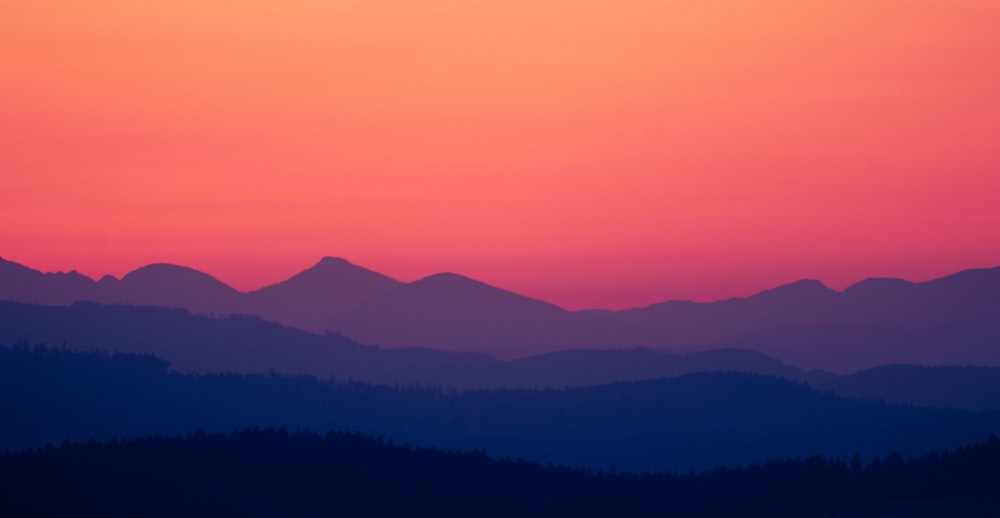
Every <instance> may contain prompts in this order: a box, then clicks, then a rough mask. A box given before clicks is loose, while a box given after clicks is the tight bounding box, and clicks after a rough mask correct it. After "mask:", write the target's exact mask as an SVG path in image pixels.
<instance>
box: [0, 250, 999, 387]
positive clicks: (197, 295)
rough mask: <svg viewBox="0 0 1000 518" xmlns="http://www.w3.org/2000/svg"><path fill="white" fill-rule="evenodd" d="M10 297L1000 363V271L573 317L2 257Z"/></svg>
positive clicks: (439, 294) (498, 296)
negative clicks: (113, 273)
mask: <svg viewBox="0 0 1000 518" xmlns="http://www.w3.org/2000/svg"><path fill="white" fill-rule="evenodd" d="M140 281H141V282H140ZM0 299H9V300H15V301H20V302H29V303H41V304H56V305H66V304H69V303H72V302H74V301H77V300H90V301H96V302H102V303H130V304H139V305H156V306H163V307H180V308H184V309H188V310H190V311H194V312H196V313H204V314H220V315H224V314H253V315H257V316H259V317H261V318H265V319H268V320H273V321H276V322H279V323H282V324H284V325H289V326H293V327H298V328H300V329H305V330H308V331H313V332H324V331H335V332H340V333H343V334H346V335H348V336H351V337H353V338H355V339H357V340H359V341H361V342H364V343H372V344H378V345H381V346H384V347H424V348H438V349H446V350H453V351H468V352H488V353H490V354H493V355H496V356H500V357H504V358H508V359H509V358H517V357H525V356H531V355H536V354H539V353H544V352H552V351H558V350H567V349H578V348H618V347H636V346H639V347H651V348H656V349H666V350H672V351H676V352H682V351H691V350H706V349H718V348H726V347H732V348H741V349H754V350H757V351H760V352H763V353H765V354H768V355H770V356H774V357H777V358H779V359H781V360H783V361H785V362H788V363H791V364H793V365H796V366H799V367H804V368H822V369H828V370H833V371H837V372H848V371H853V370H858V369H862V368H866V367H874V366H876V365H880V364H884V363H926V364H930V365H934V364H942V362H943V361H946V360H948V359H949V358H951V359H952V361H953V362H954V361H957V362H966V363H970V364H982V365H1000V347H997V346H996V344H998V343H1000V267H993V268H976V269H969V270H962V271H960V272H957V273H955V274H952V275H948V276H945V277H940V278H937V279H932V280H929V281H924V282H910V281H905V280H902V279H893V278H872V279H865V280H863V281H859V282H858V283H855V284H853V285H851V286H849V287H848V288H846V289H844V290H843V291H836V290H833V289H830V288H829V287H827V286H825V285H824V284H823V283H822V282H820V281H818V280H814V279H804V280H800V281H796V282H792V283H788V284H784V285H781V286H777V287H775V288H772V289H769V290H764V291H762V292H759V293H756V294H754V295H751V296H749V297H742V298H730V299H725V300H719V301H714V302H708V303H701V302H691V301H665V302H662V303H657V304H652V305H649V306H645V307H642V308H633V309H627V310H619V311H608V310H586V311H568V310H565V309H563V308H560V307H559V306H557V305H554V304H551V303H549V302H546V301H543V300H539V299H533V298H530V297H526V296H523V295H520V294H517V293H515V292H512V291H508V290H504V289H501V288H498V287H495V286H491V285H489V284H486V283H483V282H481V281H478V280H476V279H472V278H469V277H466V276H463V275H461V274H457V273H450V272H443V273H437V274H433V275H429V276H427V277H424V278H421V279H418V280H416V281H413V282H400V281H398V280H396V279H392V278H391V277H388V276H385V275H383V274H380V273H378V272H374V271H372V270H368V269H366V268H363V267H361V266H357V265H354V264H353V263H350V262H349V261H347V260H346V259H343V258H337V257H329V256H328V257H324V258H322V259H321V260H320V261H319V262H317V263H316V264H314V265H313V266H312V267H310V268H308V269H306V270H303V271H301V272H299V273H297V274H295V275H293V276H291V277H289V278H288V279H286V280H284V281H281V282H278V283H275V284H272V285H269V286H266V287H264V288H261V289H259V290H255V291H252V292H240V291H238V290H235V289H234V288H232V287H229V286H228V285H226V284H225V283H222V282H221V281H219V280H217V279H215V278H214V277H212V276H210V275H208V274H204V273H202V272H199V271H197V270H194V269H191V268H187V267H183V266H176V265H168V264H165V263H158V264H154V265H147V266H144V267H141V268H138V269H136V270H133V271H132V272H129V274H127V275H125V276H124V277H123V278H122V279H121V280H115V279H114V278H113V277H108V276H105V277H102V278H101V280H100V281H96V282H95V281H94V280H93V279H90V278H89V277H86V276H83V275H82V274H79V273H72V272H71V273H48V274H44V273H42V272H39V271H37V270H32V269H31V268H28V267H26V266H23V265H20V264H18V263H14V262H12V261H8V260H3V259H0Z"/></svg>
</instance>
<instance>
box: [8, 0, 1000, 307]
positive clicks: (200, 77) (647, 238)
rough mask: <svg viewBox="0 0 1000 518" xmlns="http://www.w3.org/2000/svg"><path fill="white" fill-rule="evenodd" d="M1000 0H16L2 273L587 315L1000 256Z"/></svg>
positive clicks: (956, 266)
mask: <svg viewBox="0 0 1000 518" xmlns="http://www.w3.org/2000/svg"><path fill="white" fill-rule="evenodd" d="M997 27H1000V2H996V1H995V0H879V1H875V2H873V1H870V0H865V1H862V0H837V1H833V0H815V1H809V2H803V1H801V0H758V1H754V2H747V1H744V0H657V1H651V0H592V1H588V0H423V1H414V0H349V1H337V0H240V1H235V0H232V1H229V0H227V1H212V0H175V1H172V2H136V1H134V0H92V1H88V2H80V1H77V0H10V1H5V2H2V3H0V221H2V222H3V223H2V224H0V256H3V257H4V258H6V259H9V260H14V261H17V262H21V263H23V264H26V265H28V266H30V267H33V268H37V269H41V270H45V271H59V270H62V271H68V270H73V269H75V270H78V271H80V272H82V273H84V274H87V275H90V276H92V277H100V276H102V275H104V274H113V275H116V276H121V275H122V274H124V273H126V272H128V271H130V270H132V269H134V268H136V267H139V266H142V265H144V264H148V263H153V262H171V263H176V264H182V265H186V266H191V267H193V268H197V269H199V270H202V271H205V272H207V273H209V274H212V275H214V276H215V277H217V278H219V279H220V280H222V281H224V282H227V283H229V284H231V285H233V286H235V287H236V288H238V289H241V290H249V289H254V288H258V287H261V286H263V285H267V284H271V283H274V282H278V281H280V280H283V279H284V278H287V277H288V276H290V275H292V274H294V273H296V272H297V271H300V270H302V269H304V268H307V267H309V266H311V265H312V264H314V263H316V262H317V261H318V260H319V258H320V257H322V256H340V257H344V258H346V259H348V260H350V261H352V262H354V263H356V264H360V265H362V266H365V267H368V268H371V269H374V270H376V271H379V272H382V273H385V274H387V275H390V276H392V277H395V278H398V279H400V280H404V281H412V280H416V279H418V278H420V277H423V276H426V275H429V274H432V273H436V272H441V271H453V272H459V273H462V274H464V275H468V276H470V277H474V278H477V279H479V280H482V281H484V282H488V283H490V284H493V285H496V286H499V287H502V288H506V289H510V290H513V291H516V292H519V293H522V294H525V295H529V296H533V297H538V298H542V299H545V300H548V301H551V302H554V303H556V304H559V305H561V306H563V307H566V308H570V309H580V308H590V307H600V308H625V307H633V306H642V305H646V304H649V303H653V302H658V301H662V300H667V299H694V300H715V299H720V298H727V297H733V296H745V295H748V294H751V293H754V292H756V291H760V290H762V289H766V288H769V287H773V286H775V285H778V284H783V283H787V282H792V281H795V280H798V279H801V278H815V279H820V280H822V281H823V282H824V283H826V284H827V285H828V286H831V287H833V288H836V289H842V288H844V287H845V286H847V285H849V284H851V283H853V282H857V281H859V280H861V279H863V278H866V277H871V276H892V277H903V278H908V279H911V280H926V279H929V278H933V277H937V276H942V275H946V274H949V273H953V272H955V271H958V270H961V269H965V268H971V267H986V266H996V265H1000V167H998V166H1000V138H998V136H1000V94H998V93H997V92H1000V67H998V66H997V63H1000V38H997V37H996V28H997Z"/></svg>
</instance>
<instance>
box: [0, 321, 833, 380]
mask: <svg viewBox="0 0 1000 518" xmlns="http://www.w3.org/2000/svg"><path fill="white" fill-rule="evenodd" d="M17 343H27V344H39V343H44V344H50V345H56V346H61V345H65V346H66V347H68V348H71V349H74V350H81V351H98V350H105V351H112V352H129V353H144V354H153V355H156V356H158V357H161V358H164V359H165V360H167V361H168V362H170V364H171V367H172V368H174V369H177V370H179V371H181V372H202V373H204V372H232V373H238V374H251V373H268V372H271V371H275V372H278V373H282V374H291V375H299V374H306V375H311V376H318V377H320V378H326V377H329V376H333V377H336V378H339V379H353V380H362V381H368V382H373V383H387V384H403V385H410V384H422V385H436V386H445V387H454V388H498V387H507V388H514V387H564V386H574V385H575V386H580V385H593V384H596V383H607V382H613V381H633V380H641V379H651V378H661V377H665V376H678V375H681V374H686V373H689V372H700V371H740V372H752V373H757V374H773V375H779V376H785V377H788V378H789V379H797V380H818V379H825V378H826V376H825V375H823V374H822V373H816V372H805V371H801V370H799V369H795V368H793V367H789V366H787V365H784V364H782V363H781V362H779V361H777V360H774V359H772V358H768V357H766V356H764V355H761V354H759V353H754V352H751V351H738V350H731V351H707V352H698V353H684V354H667V353H659V352H654V351H651V350H643V349H631V350H614V351H584V350H574V351H562V352H558V353H549V354H546V355H543V356H538V357H529V358H524V359H521V360H517V361H512V362H506V361H498V360H496V359H494V358H492V357H489V356H487V355H484V354H480V353H460V352H447V351H438V350H433V349H424V348H394V349H384V348H379V347H374V346H365V345H361V344H358V343H356V342H354V341H352V340H350V339H349V338H346V337H344V336H342V335H338V334H322V335H320V334H313V333H308V332H305V331H302V330H300V329H295V328H291V327H285V326H282V325H280V324H276V323H273V322H267V321H264V320H261V319H259V318H256V317H249V316H231V317H225V318H209V317H205V316H196V315H192V314H190V313H188V312H187V311H184V310H180V309H166V308H158V307H136V306H109V305H100V304H95V303H89V302H81V303H75V304H73V305H71V306H40V305H34V304H19V303H16V302H0V344H8V345H11V344H17Z"/></svg>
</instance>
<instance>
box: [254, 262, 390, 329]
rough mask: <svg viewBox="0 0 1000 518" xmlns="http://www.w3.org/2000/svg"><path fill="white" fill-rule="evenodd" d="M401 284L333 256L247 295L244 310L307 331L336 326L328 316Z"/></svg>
mask: <svg viewBox="0 0 1000 518" xmlns="http://www.w3.org/2000/svg"><path fill="white" fill-rule="evenodd" d="M401 284H402V283H400V282H399V281H397V280H395V279H392V278H390V277H387V276H385V275H382V274H380V273H376V272H373V271H371V270H368V269H366V268H362V267H360V266H356V265H354V264H351V263H350V262H348V261H346V260H344V259H340V258H333V257H324V258H323V259H322V260H321V261H320V262H319V263H317V264H316V265H315V266H313V267H312V268H309V269H308V270H305V271H303V272H300V273H298V274H295V275H294V276H292V277H291V278H290V279H288V280H285V281H282V282H279V283H277V284H272V285H270V286H265V287H263V288H261V289H259V290H257V291H252V292H250V293H248V294H247V297H246V304H245V305H244V306H243V309H244V311H246V312H247V313H251V314H255V315H259V316H260V317H262V318H265V319H267V320H272V321H274V322H281V323H282V324H285V325H288V326H293V327H298V328H301V329H305V330H308V331H325V330H329V329H336V328H335V327H331V326H330V318H331V315H336V314H339V313H342V312H343V311H345V310H348V309H350V308H351V307H354V306H356V305H358V304H361V303H364V302H366V301H368V300H371V299H373V298H375V297H377V296H379V295H381V294H383V293H385V292H386V291H389V290H391V289H393V288H395V287H397V286H400V285H401Z"/></svg>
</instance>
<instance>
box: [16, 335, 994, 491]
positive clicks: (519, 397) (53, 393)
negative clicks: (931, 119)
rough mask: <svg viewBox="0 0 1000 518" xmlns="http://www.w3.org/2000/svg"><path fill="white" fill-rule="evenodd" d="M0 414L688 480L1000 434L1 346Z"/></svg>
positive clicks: (738, 377)
mask: <svg viewBox="0 0 1000 518" xmlns="http://www.w3.org/2000/svg"><path fill="white" fill-rule="evenodd" d="M0 413H2V415H4V419H3V421H2V422H0V449H2V448H23V447H28V446H43V445H45V444H46V443H47V442H52V443H54V444H58V443H60V442H61V441H63V440H66V439H71V440H89V439H112V438H130V437H135V436H138V435H150V434H176V433H184V432H188V431H191V430H196V429H203V430H206V431H209V432H228V431H231V430H234V429H239V428H244V427H254V426H260V427H269V426H270V427H288V428H290V429H299V428H301V429H306V430H316V431H325V430H328V429H331V428H335V429H340V430H347V431H358V432H361V433H365V434H372V435H380V436H384V437H386V438H388V439H392V440H394V441H397V442H407V443H409V444H411V445H419V446H435V447H439V448H448V449H463V450H469V449H482V450H485V452H486V453H488V454H489V455H491V456H496V457H505V456H510V457H514V458H524V459H530V460H534V461H538V462H542V463H549V462H552V463H558V464H565V465H570V466H581V467H591V468H605V469H607V468H610V467H612V466H616V467H617V468H619V469H627V470H632V471H643V470H653V471H663V470H676V471H682V472H683V471H687V470H691V469H709V468H712V467H715V466H719V465H726V466H739V465H744V464H747V463H751V462H763V461H766V460H769V459H780V458H787V457H808V456H812V455H824V456H828V457H837V458H842V459H845V460H846V459H849V458H851V457H852V456H853V455H854V454H860V455H861V456H862V457H863V458H865V459H870V458H872V457H874V456H876V455H881V454H884V453H885V452H888V451H899V452H901V453H902V454H903V455H910V454H913V455H920V454H923V453H926V452H929V451H932V450H940V449H944V448H953V447H957V446H960V445H963V444H965V443H967V442H969V441H973V440H979V439H982V438H984V437H987V436H989V435H990V434H991V433H996V432H997V431H1000V412H997V411H986V412H972V411H963V410H945V409H927V408H917V407H904V406H893V405H887V404H884V403H878V402H873V401H865V400H859V399H852V398H843V397H838V396H835V395H832V394H828V393H821V392H818V391H816V390H814V389H812V388H810V387H809V386H807V385H804V384H800V383H795V382H791V381H788V380H784V379H781V378H777V377H771V376H757V375H750V374H739V373H703V374H690V375H685V376H681V377H676V378H666V379H658V380H649V381H641V382H630V383H615V384H608V385H595V386H591V387H581V388H572V389H565V390H510V389H508V390H483V391H464V392H455V391H447V390H440V389H428V388H420V387H398V388H392V387H387V386H376V385H368V384H362V383H344V382H338V381H321V380H318V379H316V378H313V377H291V376H279V375H254V376H239V375H234V374H219V375H201V376H198V375H182V374H178V373H172V372H170V371H169V369H168V366H167V364H166V363H165V362H162V361H160V360H157V359H155V358H153V357H150V356H144V355H116V356H108V355H102V354H97V353H79V352H70V351H64V350H52V349H34V350H33V349H29V348H13V349H10V348H0Z"/></svg>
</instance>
